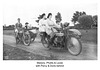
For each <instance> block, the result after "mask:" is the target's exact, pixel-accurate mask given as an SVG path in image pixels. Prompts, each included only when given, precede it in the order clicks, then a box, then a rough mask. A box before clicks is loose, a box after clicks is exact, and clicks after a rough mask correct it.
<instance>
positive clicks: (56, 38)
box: [54, 33, 63, 44]
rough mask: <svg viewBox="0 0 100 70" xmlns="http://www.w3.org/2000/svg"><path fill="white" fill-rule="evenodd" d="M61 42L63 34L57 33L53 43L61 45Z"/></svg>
mask: <svg viewBox="0 0 100 70" xmlns="http://www.w3.org/2000/svg"><path fill="white" fill-rule="evenodd" d="M62 42H63V33H57V34H56V36H55V38H54V43H56V44H57V43H62Z"/></svg>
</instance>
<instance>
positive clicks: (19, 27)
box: [15, 18, 22, 36]
mask: <svg viewBox="0 0 100 70" xmlns="http://www.w3.org/2000/svg"><path fill="white" fill-rule="evenodd" d="M17 20H18V22H17V23H16V24H15V33H16V36H17V35H18V34H20V33H21V31H22V23H20V18H18V19H17Z"/></svg>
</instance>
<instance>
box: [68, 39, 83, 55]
mask: <svg viewBox="0 0 100 70" xmlns="http://www.w3.org/2000/svg"><path fill="white" fill-rule="evenodd" d="M67 48H68V51H69V52H70V54H72V55H75V56H77V55H79V54H80V53H81V51H82V44H81V42H80V40H79V39H77V38H76V37H70V38H69V39H68V42H67Z"/></svg>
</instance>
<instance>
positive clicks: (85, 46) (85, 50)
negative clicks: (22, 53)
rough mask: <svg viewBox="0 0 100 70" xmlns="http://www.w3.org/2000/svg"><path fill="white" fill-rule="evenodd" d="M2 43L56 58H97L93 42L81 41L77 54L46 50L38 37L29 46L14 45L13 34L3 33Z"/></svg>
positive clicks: (95, 46)
mask: <svg viewBox="0 0 100 70" xmlns="http://www.w3.org/2000/svg"><path fill="white" fill-rule="evenodd" d="M3 43H4V44H8V45H10V46H13V47H17V48H19V49H23V50H26V51H28V52H31V53H34V54H39V55H42V56H47V57H50V56H52V55H53V56H54V57H57V59H59V60H60V59H61V60H96V59H97V45H96V44H94V43H84V42H82V52H81V54H80V55H78V56H73V55H71V54H70V53H69V52H68V51H67V52H66V51H65V50H58V49H52V50H48V49H47V48H44V47H43V45H42V44H41V42H40V38H36V40H35V41H34V42H33V43H31V44H30V46H25V45H23V44H18V45H16V43H15V38H14V37H13V36H9V35H3Z"/></svg>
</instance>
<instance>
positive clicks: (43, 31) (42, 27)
mask: <svg viewBox="0 0 100 70" xmlns="http://www.w3.org/2000/svg"><path fill="white" fill-rule="evenodd" d="M46 27H47V22H46V15H45V13H43V14H42V15H41V19H40V20H39V32H40V33H41V34H43V37H42V40H43V41H44V39H45V36H46Z"/></svg>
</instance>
